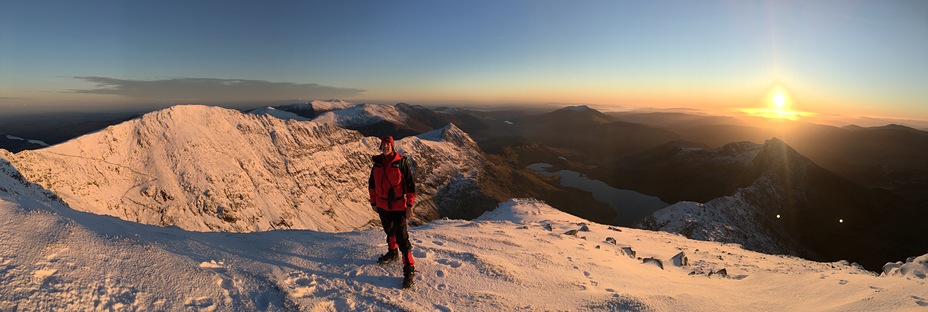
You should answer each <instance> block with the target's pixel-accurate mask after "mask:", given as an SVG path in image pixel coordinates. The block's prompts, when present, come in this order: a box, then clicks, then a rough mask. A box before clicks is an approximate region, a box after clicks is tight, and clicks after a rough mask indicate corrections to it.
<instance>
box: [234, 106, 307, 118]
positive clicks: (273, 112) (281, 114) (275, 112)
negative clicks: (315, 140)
mask: <svg viewBox="0 0 928 312" xmlns="http://www.w3.org/2000/svg"><path fill="white" fill-rule="evenodd" d="M248 113H249V114H255V115H270V116H273V117H275V118H277V119H282V120H299V121H307V120H309V118H306V117H302V116H300V115H297V114H294V113H291V112H288V111H283V110H279V109H276V108H273V107H270V106H268V107H262V108H258V109H253V110H250V111H248Z"/></svg>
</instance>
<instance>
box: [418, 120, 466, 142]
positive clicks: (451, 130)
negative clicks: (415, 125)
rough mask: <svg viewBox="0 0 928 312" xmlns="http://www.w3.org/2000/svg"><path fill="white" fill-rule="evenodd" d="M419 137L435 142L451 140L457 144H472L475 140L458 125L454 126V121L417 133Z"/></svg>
mask: <svg viewBox="0 0 928 312" xmlns="http://www.w3.org/2000/svg"><path fill="white" fill-rule="evenodd" d="M417 137H418V138H419V139H422V140H427V141H435V142H451V143H455V144H458V145H468V146H470V145H474V146H476V144H477V143H476V142H474V140H473V139H471V138H470V135H468V134H467V132H464V130H461V128H458V126H455V125H454V123H449V124H448V125H447V126H444V127H442V128H439V129H435V130H432V131H429V132H426V133H423V134H420V135H417Z"/></svg>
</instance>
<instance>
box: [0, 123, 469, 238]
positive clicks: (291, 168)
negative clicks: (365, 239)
mask: <svg viewBox="0 0 928 312" xmlns="http://www.w3.org/2000/svg"><path fill="white" fill-rule="evenodd" d="M356 107H368V108H371V109H374V108H373V107H374V106H371V105H367V106H356ZM376 109H377V110H390V109H392V107H391V106H383V107H379V108H376ZM423 136H424V137H426V139H422V138H419V137H407V138H404V139H402V140H398V141H397V142H396V145H397V150H399V151H400V152H401V153H403V154H404V155H407V156H410V157H411V158H412V160H413V163H414V167H415V171H416V172H417V182H418V183H419V185H420V186H419V188H420V189H419V190H418V191H419V193H421V196H419V197H418V201H419V202H420V203H421V204H420V205H419V206H421V207H422V210H421V212H422V213H429V211H434V210H435V209H436V207H435V205H434V203H432V198H433V197H434V196H440V195H448V194H442V193H440V192H439V190H440V189H443V188H444V186H446V185H448V184H451V183H457V182H455V181H458V180H460V179H461V178H462V177H463V178H464V179H469V178H475V177H476V175H477V172H478V171H479V170H477V169H476V168H477V167H478V166H479V165H480V164H483V163H485V161H484V160H483V154H482V152H480V151H479V148H477V147H476V143H473V140H471V139H470V138H469V137H468V136H467V134H466V133H464V132H463V131H460V129H458V128H457V127H455V126H453V125H449V126H448V127H446V128H444V129H439V130H436V131H435V132H432V133H426V134H424V135H423ZM378 147H379V139H377V138H374V137H363V136H362V135H361V134H360V133H358V132H356V131H352V130H346V129H342V128H340V127H337V126H334V125H331V124H325V123H320V122H317V121H295V120H281V119H277V118H273V117H269V116H258V115H252V114H242V113H240V112H238V111H235V110H229V109H223V108H218V107H207V106H193V105H187V106H175V107H171V108H168V109H165V110H161V111H157V112H153V113H149V114H146V115H144V116H142V117H141V118H139V119H134V120H130V121H127V122H124V123H122V124H119V125H115V126H111V127H108V128H106V129H104V130H102V131H99V132H96V133H93V134H89V135H85V136H82V137H79V138H77V139H74V140H71V141H68V142H65V143H62V144H59V145H56V146H52V147H49V148H45V149H41V150H33V151H24V152H20V153H17V154H15V155H13V156H11V157H9V160H10V162H12V163H13V164H14V166H15V167H16V168H17V169H18V170H19V171H20V172H21V173H22V174H23V175H24V176H26V177H27V178H28V179H29V180H30V181H32V182H34V183H36V184H39V185H41V186H43V187H45V188H47V189H49V190H52V191H53V192H55V194H57V195H58V196H60V197H61V198H62V199H64V201H65V202H67V203H68V205H70V207H72V208H74V209H77V210H80V211H86V212H92V213H97V214H104V215H111V216H115V217H118V218H121V219H124V220H129V221H133V222H139V223H144V224H152V225H159V226H169V225H173V226H178V227H180V228H183V229H187V230H193V231H223V232H229V231H231V232H252V231H266V230H273V229H312V230H318V231H352V230H356V229H365V228H371V227H375V226H378V225H379V218H378V217H377V215H376V214H375V213H374V212H373V211H371V209H370V204H369V199H368V191H367V187H368V185H367V182H368V177H369V175H370V168H371V163H370V157H371V156H372V155H374V154H377V153H379V148H378ZM448 191H452V192H453V191H454V189H448ZM452 195H453V194H452ZM417 210H418V208H417Z"/></svg>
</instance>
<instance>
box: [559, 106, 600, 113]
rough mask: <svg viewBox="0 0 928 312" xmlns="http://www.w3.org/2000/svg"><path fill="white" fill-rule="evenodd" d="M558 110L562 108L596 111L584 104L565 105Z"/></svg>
mask: <svg viewBox="0 0 928 312" xmlns="http://www.w3.org/2000/svg"><path fill="white" fill-rule="evenodd" d="M560 110H564V111H575V112H589V111H597V110H595V109H592V108H590V107H589V106H586V105H575V106H567V107H564V108H562V109H560Z"/></svg>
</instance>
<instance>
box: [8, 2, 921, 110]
mask: <svg viewBox="0 0 928 312" xmlns="http://www.w3.org/2000/svg"><path fill="white" fill-rule="evenodd" d="M925 55H928V1H919V0H911V1H901V0H898V1H853V0H851V1H459V2H454V1H398V2H384V1H327V2H322V1H306V2H303V1H300V2H297V1H261V2H259V1H6V0H0V112H4V111H7V112H13V111H22V110H39V109H70V110H105V109H108V108H114V109H115V108H125V107H133V106H139V105H156V106H164V105H170V104H181V103H231V102H241V103H244V102H248V103H251V102H254V103H259V104H260V103H265V102H266V103H271V102H288V101H296V100H299V99H304V100H305V99H315V98H332V97H338V98H345V99H348V100H354V101H374V102H378V101H379V102H383V103H392V102H399V101H405V102H410V103H414V104H443V103H449V104H464V103H478V104H511V103H583V104H600V105H613V106H615V107H622V108H629V107H639V106H641V107H687V108H696V109H705V110H719V111H724V110H730V109H734V108H738V107H752V106H763V105H766V104H765V103H767V102H768V99H767V98H766V95H767V94H769V91H770V90H771V89H774V88H781V89H783V90H787V91H788V92H789V93H790V100H791V103H790V104H791V105H792V106H793V107H795V108H796V109H802V110H804V111H813V112H819V113H822V114H843V115H855V116H859V115H872V116H880V117H896V118H919V119H928V57H925Z"/></svg>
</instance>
